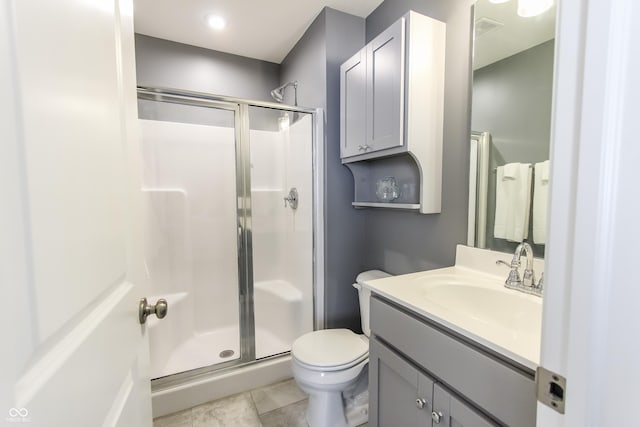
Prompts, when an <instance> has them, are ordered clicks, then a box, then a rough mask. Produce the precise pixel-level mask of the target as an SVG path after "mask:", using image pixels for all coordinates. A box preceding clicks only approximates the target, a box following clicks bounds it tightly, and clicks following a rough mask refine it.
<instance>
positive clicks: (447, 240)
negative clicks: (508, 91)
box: [365, 0, 473, 274]
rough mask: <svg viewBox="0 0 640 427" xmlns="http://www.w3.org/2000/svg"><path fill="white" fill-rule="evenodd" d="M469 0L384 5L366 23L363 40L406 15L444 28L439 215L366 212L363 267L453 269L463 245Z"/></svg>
mask: <svg viewBox="0 0 640 427" xmlns="http://www.w3.org/2000/svg"><path fill="white" fill-rule="evenodd" d="M471 4H472V1H471V0H429V1H426V0H386V1H385V2H383V3H382V4H381V5H380V6H379V7H378V8H377V9H376V10H375V11H373V13H371V14H370V15H369V16H368V17H367V20H366V38H367V41H370V40H371V39H373V38H374V37H375V36H376V35H377V34H379V33H380V32H381V31H383V30H384V29H385V28H387V27H388V26H389V25H391V24H392V23H393V22H394V21H396V20H397V19H398V18H400V17H401V16H402V15H404V14H405V13H406V12H408V11H409V10H414V11H416V12H418V13H422V14H424V15H427V16H431V17H433V18H436V19H439V20H441V21H443V22H445V23H446V24H447V41H446V60H445V61H446V62H445V76H446V77H445V92H444V99H445V103H444V153H443V172H442V173H443V175H442V213H440V214H432V215H421V214H417V213H413V212H397V211H391V210H382V209H381V210H367V211H365V212H366V233H365V236H366V239H367V241H366V246H365V247H366V254H365V266H366V267H367V268H380V269H383V270H386V271H388V272H390V273H394V274H400V273H408V272H414V271H418V270H425V269H433V268H439V267H443V266H448V265H453V263H454V261H455V246H456V244H458V243H464V242H465V241H466V234H467V230H466V227H467V203H468V186H469V184H468V179H469V172H468V169H469V167H468V164H469V134H470V93H471V29H472V27H473V25H472V23H473V13H472V7H471Z"/></svg>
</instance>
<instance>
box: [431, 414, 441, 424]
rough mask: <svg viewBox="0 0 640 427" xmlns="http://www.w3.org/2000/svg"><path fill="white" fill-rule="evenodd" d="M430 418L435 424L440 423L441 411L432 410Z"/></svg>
mask: <svg viewBox="0 0 640 427" xmlns="http://www.w3.org/2000/svg"><path fill="white" fill-rule="evenodd" d="M431 419H432V420H433V422H434V423H435V424H440V420H441V419H442V412H436V411H433V412H432V413H431Z"/></svg>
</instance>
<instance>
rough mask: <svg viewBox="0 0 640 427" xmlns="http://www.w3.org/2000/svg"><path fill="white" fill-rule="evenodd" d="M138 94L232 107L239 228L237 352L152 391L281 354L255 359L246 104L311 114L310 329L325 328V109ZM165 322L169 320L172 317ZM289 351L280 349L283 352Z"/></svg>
mask: <svg viewBox="0 0 640 427" xmlns="http://www.w3.org/2000/svg"><path fill="white" fill-rule="evenodd" d="M137 95H138V99H143V100H148V101H158V102H168V103H174V104H175V103H177V104H182V105H190V106H197V107H205V108H207V107H208V108H218V109H224V110H229V111H233V112H234V138H235V152H236V196H237V197H236V199H237V201H236V210H237V213H236V218H237V227H238V243H237V252H238V253H237V259H238V291H239V292H238V298H239V303H240V313H239V321H240V325H239V327H240V357H239V358H238V359H235V360H230V361H227V362H221V363H217V364H214V365H209V366H204V367H201V368H196V369H192V370H189V371H185V372H178V373H175V374H172V375H168V376H165V377H161V378H156V379H152V380H151V388H152V391H156V390H161V389H164V388H168V387H173V386H175V385H179V384H183V383H186V382H189V381H192V380H194V379H202V378H206V377H208V376H210V375H212V374H218V373H220V372H221V371H223V370H228V369H235V368H237V367H240V366H247V365H251V364H254V363H260V362H262V361H265V360H271V359H274V358H278V357H281V356H282V355H283V354H282V353H280V354H277V355H272V356H269V357H266V358H262V359H260V360H255V354H256V351H255V323H254V301H253V239H252V213H251V174H250V167H251V165H250V160H251V159H250V140H249V131H250V123H249V108H250V107H262V108H269V109H274V110H279V111H290V112H294V113H295V112H298V113H305V114H311V119H312V135H311V137H312V141H311V144H312V159H311V163H312V164H311V173H312V187H313V195H312V200H313V209H312V223H313V233H312V234H313V236H312V242H313V243H312V246H313V248H312V264H313V267H312V272H313V274H312V295H313V301H312V306H313V311H312V316H313V329H314V330H317V329H322V328H324V223H323V218H324V150H323V147H324V112H323V110H322V109H321V108H316V109H312V108H304V107H297V106H292V105H286V104H279V103H274V102H263V101H253V100H247V99H241V98H234V97H229V96H220V95H212V94H207V93H202V92H192V91H184V90H178V89H170V88H156V87H144V86H138V88H137ZM165 321H171V319H170V317H169V318H168V319H167V320H165ZM288 353H289V352H286V353H284V354H285V355H286V354H288Z"/></svg>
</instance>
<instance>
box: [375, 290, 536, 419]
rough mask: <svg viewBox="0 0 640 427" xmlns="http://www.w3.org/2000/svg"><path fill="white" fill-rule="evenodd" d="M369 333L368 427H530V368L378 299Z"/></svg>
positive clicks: (532, 408) (533, 410) (533, 405)
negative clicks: (417, 426)
mask: <svg viewBox="0 0 640 427" xmlns="http://www.w3.org/2000/svg"><path fill="white" fill-rule="evenodd" d="M371 331H372V332H371V341H370V352H369V361H370V362H369V363H370V365H369V424H370V425H371V426H374V427H387V426H399V425H402V426H414V425H420V426H425V425H427V426H433V427H435V426H440V425H443V426H451V427H454V426H456V427H458V426H463V427H488V426H505V425H506V426H518V427H534V426H535V424H536V394H535V382H534V372H533V371H532V370H529V369H528V368H526V367H523V366H519V365H517V364H515V362H513V363H512V362H511V361H509V360H506V359H504V358H501V357H500V356H499V355H496V354H492V353H491V352H489V351H488V350H486V349H483V348H480V347H477V346H475V345H474V344H473V343H472V342H469V341H468V340H465V339H464V338H463V337H460V336H457V335H456V334H455V333H453V332H452V331H450V330H448V329H446V328H444V327H443V326H441V325H439V324H437V323H435V322H433V321H431V320H429V319H425V318H423V317H420V316H417V315H416V314H414V313H413V312H410V311H408V310H406V309H405V308H402V307H399V306H397V305H395V304H394V303H392V302H390V301H388V300H385V299H383V298H382V297H379V296H376V297H374V298H372V299H371ZM436 379H437V380H436ZM421 406H422V407H421Z"/></svg>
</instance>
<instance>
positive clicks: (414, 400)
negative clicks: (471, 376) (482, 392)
mask: <svg viewBox="0 0 640 427" xmlns="http://www.w3.org/2000/svg"><path fill="white" fill-rule="evenodd" d="M369 375H370V382H369V384H370V386H371V389H372V390H377V392H376V393H371V394H370V397H369V409H370V410H369V425H371V426H375V427H383V426H406V427H424V426H436V425H437V426H444V427H492V426H497V425H498V424H495V423H493V422H491V421H490V420H489V419H487V418H486V417H485V416H483V415H482V414H480V413H478V412H477V411H476V410H475V409H474V408H473V407H471V406H469V405H467V404H466V403H465V402H464V401H463V400H461V399H458V398H457V397H456V396H455V395H454V394H453V393H451V392H450V391H449V390H448V389H447V388H446V387H445V386H443V385H442V384H440V383H438V382H436V381H435V380H434V379H432V378H431V377H429V376H428V375H426V374H424V373H423V372H422V371H421V370H420V369H418V368H416V367H415V366H414V365H412V364H411V363H409V362H408V361H407V360H405V359H404V358H403V357H401V356H400V355H398V354H397V353H396V352H395V351H393V350H392V349H391V348H389V347H387V346H385V345H384V344H382V343H381V342H380V341H378V340H377V339H375V338H374V339H372V340H371V342H370V357H369Z"/></svg>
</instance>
